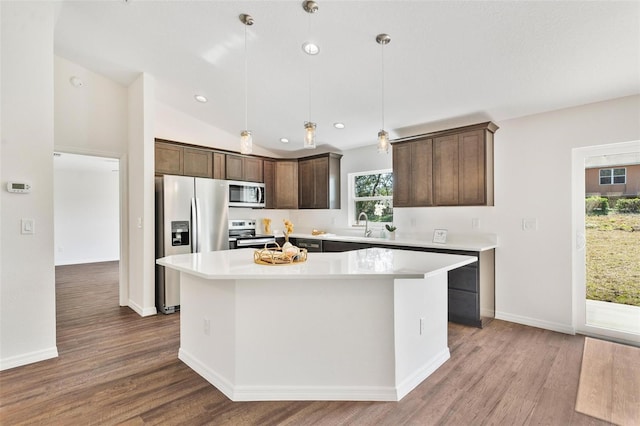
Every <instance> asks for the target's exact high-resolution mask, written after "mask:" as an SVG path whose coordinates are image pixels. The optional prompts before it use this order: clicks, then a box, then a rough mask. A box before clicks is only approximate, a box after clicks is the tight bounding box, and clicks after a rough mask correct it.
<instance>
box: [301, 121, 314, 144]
mask: <svg viewBox="0 0 640 426" xmlns="http://www.w3.org/2000/svg"><path fill="white" fill-rule="evenodd" d="M304 147H305V148H307V149H315V147H316V123H312V122H311V121H305V123H304Z"/></svg>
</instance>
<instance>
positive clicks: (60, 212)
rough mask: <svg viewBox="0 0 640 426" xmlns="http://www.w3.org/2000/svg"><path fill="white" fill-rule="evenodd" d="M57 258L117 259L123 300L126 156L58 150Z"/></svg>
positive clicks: (58, 261)
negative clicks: (123, 174) (123, 159)
mask: <svg viewBox="0 0 640 426" xmlns="http://www.w3.org/2000/svg"><path fill="white" fill-rule="evenodd" d="M53 169H54V176H53V178H54V185H53V187H54V193H53V200H54V259H55V266H56V270H57V269H58V268H60V267H67V266H69V265H87V264H96V265H100V264H107V263H109V264H111V265H112V266H111V269H113V266H114V265H116V266H117V269H118V281H119V293H120V297H119V299H118V298H116V299H115V300H113V301H110V302H108V303H113V304H114V305H118V304H119V305H122V300H123V294H122V293H123V292H122V289H123V285H122V284H123V282H122V281H123V279H122V278H123V273H124V271H123V264H122V262H121V259H122V253H121V252H122V241H121V240H122V238H121V235H122V231H121V229H122V220H121V200H122V194H121V188H122V185H121V171H120V169H121V160H120V159H119V158H113V157H104V156H95V155H84V154H76V153H68V152H55V153H54V168H53Z"/></svg>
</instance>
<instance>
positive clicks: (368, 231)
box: [358, 212, 371, 237]
mask: <svg viewBox="0 0 640 426" xmlns="http://www.w3.org/2000/svg"><path fill="white" fill-rule="evenodd" d="M363 215H364V236H365V237H370V236H371V229H369V217H368V216H367V214H366V213H365V212H360V214H359V215H358V225H360V218H361V217H362V216H363Z"/></svg>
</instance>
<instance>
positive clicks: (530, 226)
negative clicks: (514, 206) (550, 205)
mask: <svg viewBox="0 0 640 426" xmlns="http://www.w3.org/2000/svg"><path fill="white" fill-rule="evenodd" d="M522 230H523V231H537V230H538V219H522Z"/></svg>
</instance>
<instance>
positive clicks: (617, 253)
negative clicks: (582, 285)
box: [585, 214, 640, 306]
mask: <svg viewBox="0 0 640 426" xmlns="http://www.w3.org/2000/svg"><path fill="white" fill-rule="evenodd" d="M585 222H586V238H587V299H591V300H602V301H605V302H615V303H622V304H625V305H635V306H640V215H639V214H609V215H607V216H587V217H586V218H585ZM634 229H635V230H634Z"/></svg>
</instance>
